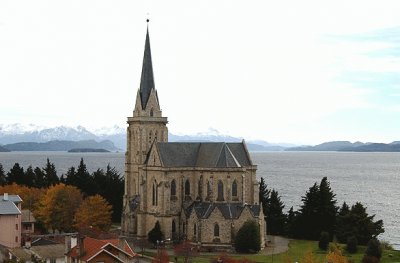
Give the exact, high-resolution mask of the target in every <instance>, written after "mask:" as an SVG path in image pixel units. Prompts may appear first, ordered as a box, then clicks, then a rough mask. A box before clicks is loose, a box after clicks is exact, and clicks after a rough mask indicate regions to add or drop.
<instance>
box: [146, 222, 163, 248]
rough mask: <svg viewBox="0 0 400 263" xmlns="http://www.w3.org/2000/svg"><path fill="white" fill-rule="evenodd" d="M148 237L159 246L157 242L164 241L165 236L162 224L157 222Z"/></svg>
mask: <svg viewBox="0 0 400 263" xmlns="http://www.w3.org/2000/svg"><path fill="white" fill-rule="evenodd" d="M147 236H148V240H149V241H150V242H151V243H153V244H154V245H156V244H157V241H159V242H160V241H162V240H163V239H164V234H163V232H162V231H161V226H160V222H158V221H157V222H156V224H155V225H154V228H153V229H152V230H150V232H149V233H148V234H147Z"/></svg>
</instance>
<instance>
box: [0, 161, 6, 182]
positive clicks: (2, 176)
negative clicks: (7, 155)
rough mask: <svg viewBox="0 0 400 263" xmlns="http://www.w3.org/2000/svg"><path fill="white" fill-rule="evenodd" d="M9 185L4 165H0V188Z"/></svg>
mask: <svg viewBox="0 0 400 263" xmlns="http://www.w3.org/2000/svg"><path fill="white" fill-rule="evenodd" d="M6 183H7V177H6V174H5V173H4V169H3V165H1V163H0V186H3V185H5V184H6Z"/></svg>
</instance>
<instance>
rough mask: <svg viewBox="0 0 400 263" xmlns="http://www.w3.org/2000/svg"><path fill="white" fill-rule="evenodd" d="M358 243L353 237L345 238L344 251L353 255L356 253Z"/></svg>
mask: <svg viewBox="0 0 400 263" xmlns="http://www.w3.org/2000/svg"><path fill="white" fill-rule="evenodd" d="M357 246H358V241H357V238H356V237H355V236H351V237H349V238H347V244H346V250H347V252H349V253H351V254H354V253H356V252H357V249H358V248H357Z"/></svg>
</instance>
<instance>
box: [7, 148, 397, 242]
mask: <svg viewBox="0 0 400 263" xmlns="http://www.w3.org/2000/svg"><path fill="white" fill-rule="evenodd" d="M251 155H252V158H253V163H254V164H256V165H258V171H257V175H258V177H261V176H262V177H264V178H265V179H266V182H267V184H268V187H269V188H275V189H276V190H277V191H278V192H279V194H280V195H281V197H282V201H283V202H284V203H285V205H286V207H285V209H286V210H288V209H290V207H291V206H293V207H294V208H295V209H297V208H298V207H299V205H300V204H301V196H303V195H304V194H305V192H306V191H307V190H308V188H309V187H311V186H312V185H313V184H314V183H315V182H317V183H319V182H320V181H321V179H322V177H324V176H326V177H328V180H329V181H330V183H331V188H332V189H333V191H334V193H335V194H336V198H337V200H338V205H341V204H342V203H343V201H346V202H347V204H349V205H352V204H354V203H355V202H357V201H360V202H362V203H363V204H364V205H365V206H366V207H367V212H368V213H369V214H376V218H375V219H382V220H383V222H384V228H385V233H384V234H382V235H380V236H379V238H380V239H381V240H386V241H389V242H390V243H391V244H392V245H393V246H394V247H395V248H396V249H400V216H399V214H400V191H399V186H400V184H399V182H398V181H399V178H400V153H351V152H253V153H251ZM46 158H49V159H50V161H51V162H53V163H54V164H55V166H56V168H57V171H58V174H59V175H61V174H63V173H66V171H67V170H68V168H69V167H71V166H78V164H79V161H80V158H83V159H84V161H85V163H86V165H87V168H88V170H89V171H94V170H97V169H98V168H103V169H105V168H106V166H107V164H110V165H111V166H112V167H115V168H116V169H117V170H118V171H120V172H121V174H123V171H124V162H125V160H124V153H66V152H10V153H0V163H1V164H2V165H3V167H4V170H5V171H6V172H7V171H9V170H10V168H11V167H12V166H13V165H14V163H15V162H18V163H19V164H20V165H21V166H23V167H24V168H25V169H26V168H27V167H28V165H32V166H34V167H36V166H39V167H43V166H44V165H45V163H46Z"/></svg>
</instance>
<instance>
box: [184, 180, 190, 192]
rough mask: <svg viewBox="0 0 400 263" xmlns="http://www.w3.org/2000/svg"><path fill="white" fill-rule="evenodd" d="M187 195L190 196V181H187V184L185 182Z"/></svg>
mask: <svg viewBox="0 0 400 263" xmlns="http://www.w3.org/2000/svg"><path fill="white" fill-rule="evenodd" d="M185 195H190V182H189V179H186V182H185Z"/></svg>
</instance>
